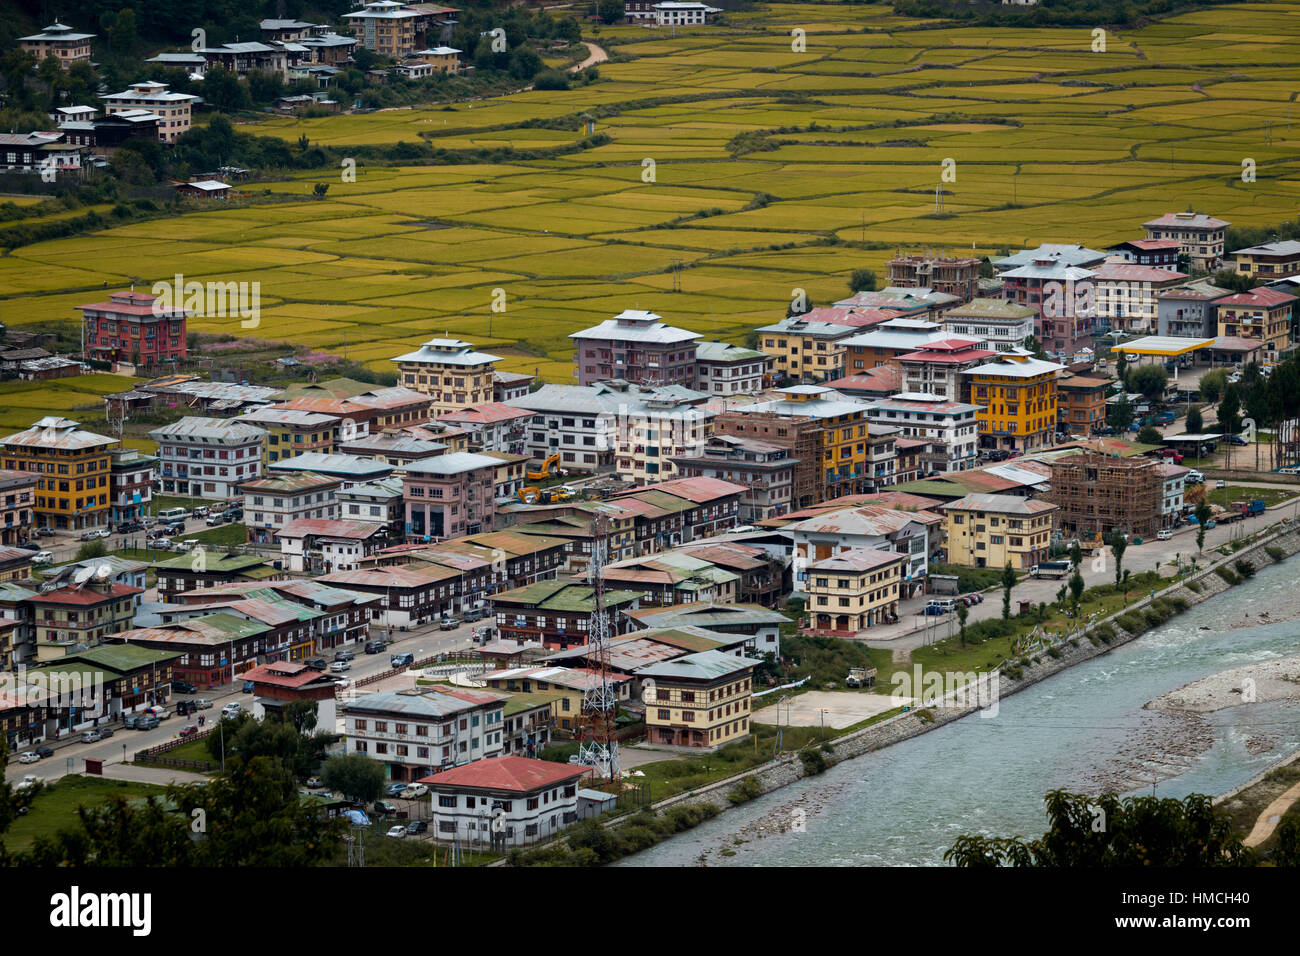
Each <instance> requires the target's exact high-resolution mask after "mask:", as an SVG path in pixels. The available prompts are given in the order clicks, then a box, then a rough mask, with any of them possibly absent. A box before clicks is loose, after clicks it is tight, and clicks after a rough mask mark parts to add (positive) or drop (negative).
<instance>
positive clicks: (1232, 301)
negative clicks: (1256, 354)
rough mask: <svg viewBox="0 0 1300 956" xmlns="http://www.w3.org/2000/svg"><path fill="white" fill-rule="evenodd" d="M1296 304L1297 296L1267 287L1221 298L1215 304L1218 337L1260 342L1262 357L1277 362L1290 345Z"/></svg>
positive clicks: (1259, 287)
mask: <svg viewBox="0 0 1300 956" xmlns="http://www.w3.org/2000/svg"><path fill="white" fill-rule="evenodd" d="M1296 301H1297V299H1296V296H1293V295H1289V294H1288V293H1286V292H1282V291H1280V290H1278V289H1273V288H1269V287H1268V286H1258V287H1256V288H1254V289H1251V290H1250V291H1249V292H1238V293H1236V294H1235V295H1228V296H1224V297H1223V298H1221V299H1217V300H1216V301H1215V303H1214V308H1215V312H1216V319H1217V321H1218V334H1219V336H1221V337H1226V338H1240V339H1249V340H1253V341H1256V342H1259V343H1260V345H1261V346H1262V347H1263V351H1264V355H1263V358H1264V359H1265V360H1266V361H1277V360H1278V357H1279V356H1280V354H1281V353H1282V352H1284V351H1286V350H1287V349H1288V348H1290V347H1291V344H1292V325H1293V322H1294V315H1293V312H1294V307H1295V303H1296Z"/></svg>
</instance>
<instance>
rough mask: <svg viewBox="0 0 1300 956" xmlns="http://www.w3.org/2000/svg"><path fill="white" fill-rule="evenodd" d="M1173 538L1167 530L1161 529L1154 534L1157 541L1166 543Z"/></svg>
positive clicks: (1171, 533) (1172, 534)
mask: <svg viewBox="0 0 1300 956" xmlns="http://www.w3.org/2000/svg"><path fill="white" fill-rule="evenodd" d="M1173 536H1174V533H1173V532H1172V531H1170V530H1169V529H1168V528H1161V529H1160V530H1159V531H1157V532H1156V540H1157V541H1168V540H1169V539H1170V538H1172V537H1173Z"/></svg>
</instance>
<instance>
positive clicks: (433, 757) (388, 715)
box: [343, 686, 508, 781]
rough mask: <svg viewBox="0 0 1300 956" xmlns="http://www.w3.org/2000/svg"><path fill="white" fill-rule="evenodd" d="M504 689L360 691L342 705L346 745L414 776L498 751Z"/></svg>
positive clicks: (394, 771)
mask: <svg viewBox="0 0 1300 956" xmlns="http://www.w3.org/2000/svg"><path fill="white" fill-rule="evenodd" d="M506 700H508V698H507V697H506V695H505V694H500V693H493V692H491V691H484V690H471V689H468V688H464V687H449V686H438V687H428V688H420V689H419V690H416V691H398V692H381V693H377V694H366V695H365V696H364V697H360V698H358V699H357V700H354V701H352V702H351V703H348V704H345V705H344V706H343V718H344V727H345V734H346V737H347V741H348V750H349V752H351V753H357V754H362V755H363V756H367V757H370V758H371V759H373V760H377V761H379V762H380V763H382V764H386V765H387V769H388V778H389V779H390V780H397V781H415V780H419V779H421V778H422V777H425V776H427V775H428V774H430V773H433V772H435V771H437V770H439V769H442V768H450V767H456V766H459V765H461V764H468V763H473V762H474V761H478V760H482V759H484V758H487V757H495V756H497V755H498V754H500V753H501V733H502V730H501V726H502V721H503V719H504V709H505V707H504V705H505V702H506Z"/></svg>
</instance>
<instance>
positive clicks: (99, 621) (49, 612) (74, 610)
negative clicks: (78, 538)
mask: <svg viewBox="0 0 1300 956" xmlns="http://www.w3.org/2000/svg"><path fill="white" fill-rule="evenodd" d="M139 593H140V589H139V588H133V587H130V586H129V585H126V584H117V583H114V582H112V581H99V580H95V579H93V578H92V579H91V580H89V581H87V582H85V583H83V584H72V585H65V586H64V587H60V588H55V589H54V590H53V591H46V592H44V593H43V594H36V595H34V596H33V597H31V598H29V599H28V603H29V604H31V607H32V624H33V626H34V627H35V628H36V659H37V660H39V661H52V660H58V659H59V658H60V657H63V656H64V655H65V654H71V653H74V652H76V651H79V650H85V649H86V648H88V647H94V646H96V645H97V644H99V643H100V642H102V641H103V640H104V638H106V637H110V636H112V635H114V634H116V633H118V632H119V631H124V630H126V629H127V628H129V627H130V626H131V619H132V618H133V617H134V616H135V596H136V595H137V594H139Z"/></svg>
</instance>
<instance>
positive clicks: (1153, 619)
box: [1142, 607, 1165, 627]
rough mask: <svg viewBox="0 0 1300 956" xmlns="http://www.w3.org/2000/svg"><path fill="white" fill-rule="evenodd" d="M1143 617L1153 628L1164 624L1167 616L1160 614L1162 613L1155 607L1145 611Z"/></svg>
mask: <svg viewBox="0 0 1300 956" xmlns="http://www.w3.org/2000/svg"><path fill="white" fill-rule="evenodd" d="M1142 617H1143V619H1144V620H1145V621H1146V622H1147V623H1148V624H1150V625H1151V626H1152V627H1155V626H1156V625H1158V624H1163V623H1164V620H1165V615H1164V614H1162V613H1160V611H1159V610H1158V609H1157V608H1154V607H1149V608H1147V609H1146V610H1145V611H1143V612H1142Z"/></svg>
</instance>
